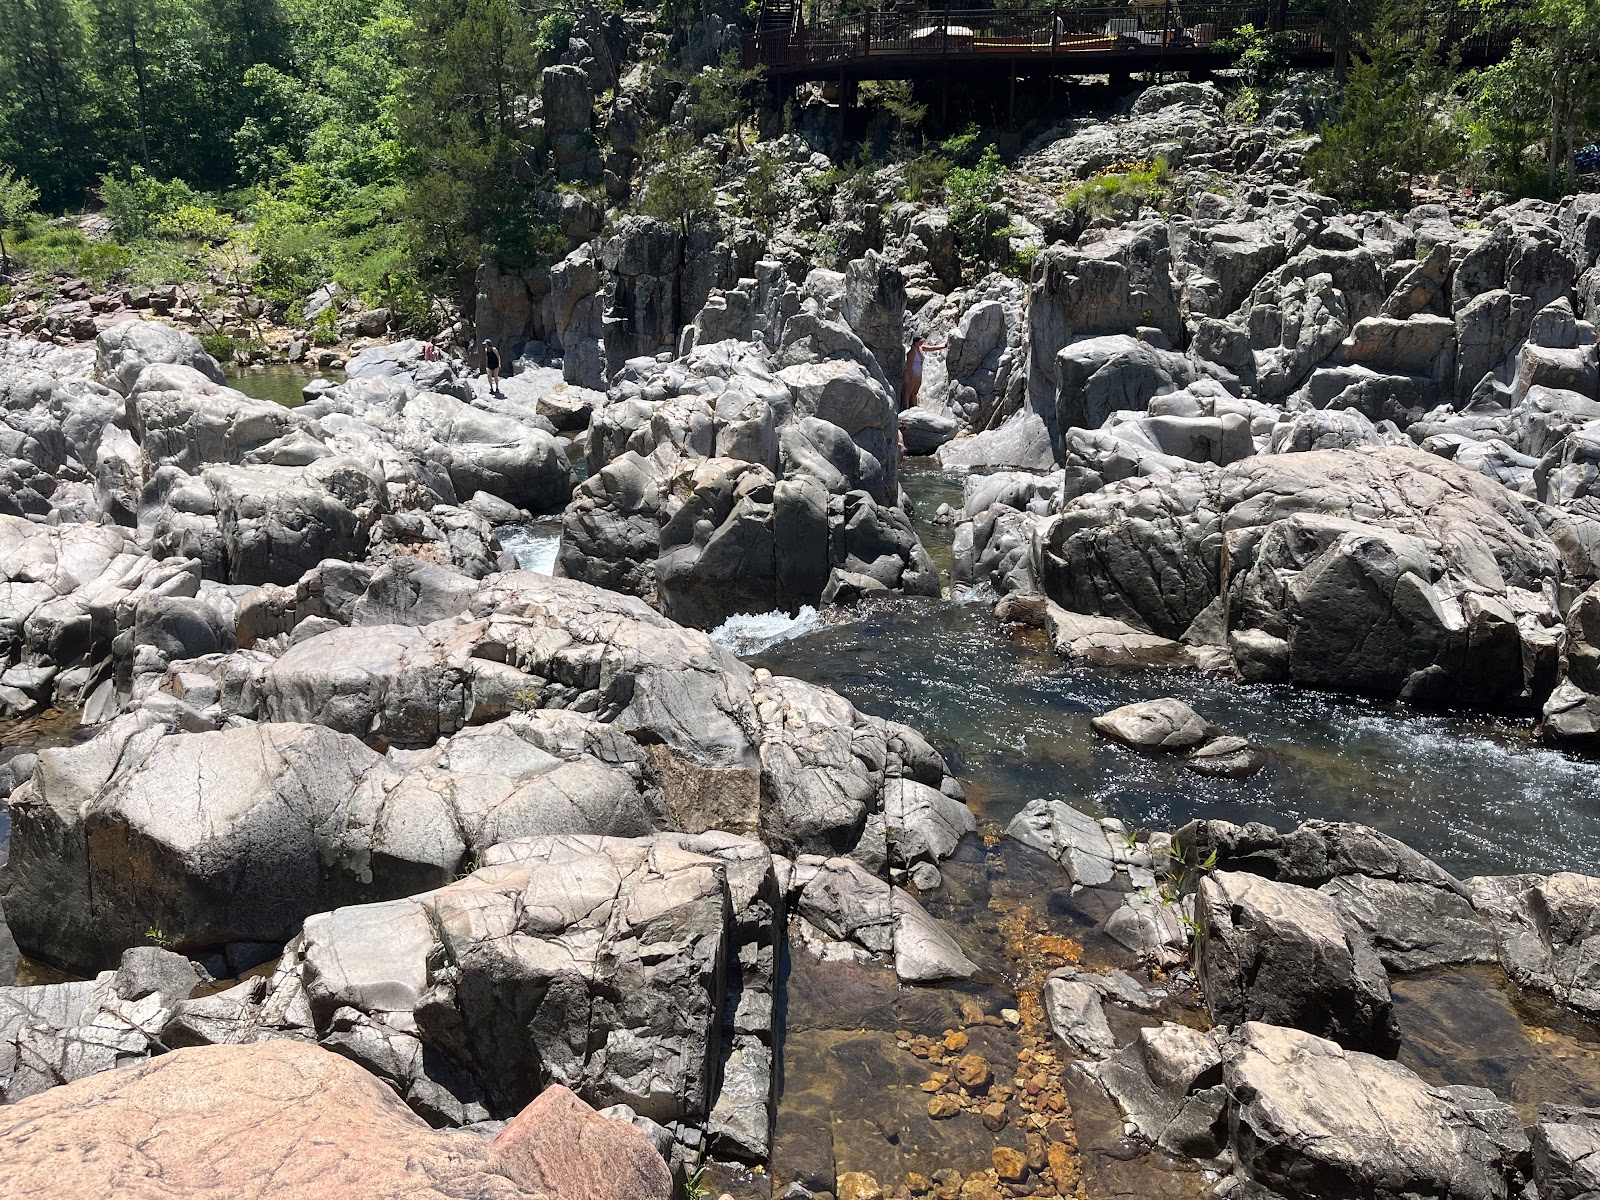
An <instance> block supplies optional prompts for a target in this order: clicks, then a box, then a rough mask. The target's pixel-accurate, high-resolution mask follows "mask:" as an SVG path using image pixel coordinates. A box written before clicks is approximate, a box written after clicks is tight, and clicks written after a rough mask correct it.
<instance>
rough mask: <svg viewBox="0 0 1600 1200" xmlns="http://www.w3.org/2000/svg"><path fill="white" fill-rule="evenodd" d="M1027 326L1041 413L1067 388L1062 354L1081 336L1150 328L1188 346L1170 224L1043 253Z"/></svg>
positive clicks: (1031, 377) (1131, 228)
mask: <svg viewBox="0 0 1600 1200" xmlns="http://www.w3.org/2000/svg"><path fill="white" fill-rule="evenodd" d="M1027 324H1028V345H1029V358H1028V393H1029V398H1030V401H1031V402H1032V404H1033V406H1034V407H1035V408H1037V409H1042V408H1043V407H1044V406H1045V405H1048V404H1050V403H1051V402H1052V401H1053V400H1054V398H1055V396H1056V395H1057V393H1058V392H1059V391H1060V390H1061V387H1062V384H1063V380H1062V378H1061V374H1060V371H1061V367H1060V363H1059V356H1060V354H1061V351H1062V349H1063V348H1065V347H1067V346H1068V345H1070V343H1071V342H1073V341H1074V340H1076V339H1079V338H1084V337H1091V336H1096V335H1100V334H1132V333H1134V331H1135V330H1137V329H1139V328H1140V327H1145V326H1148V327H1153V328H1155V329H1158V330H1160V331H1161V332H1162V333H1163V334H1164V335H1165V336H1166V337H1167V339H1168V341H1169V342H1170V343H1171V344H1174V345H1175V344H1178V343H1179V342H1181V341H1182V339H1183V330H1182V321H1181V319H1180V317H1179V312H1178V297H1177V294H1176V291H1175V290H1174V288H1173V283H1172V269H1171V253H1170V248H1169V245H1168V240H1167V230H1166V226H1165V225H1164V224H1163V223H1162V222H1159V221H1155V222H1147V223H1137V224H1133V225H1127V226H1122V227H1120V228H1117V229H1113V230H1109V231H1096V232H1095V233H1094V234H1092V235H1086V236H1085V238H1084V239H1083V240H1082V242H1081V243H1080V244H1079V245H1077V246H1072V247H1067V246H1053V247H1051V248H1050V249H1048V250H1046V251H1045V252H1044V253H1042V254H1040V255H1039V256H1038V258H1037V259H1035V260H1034V264H1033V289H1032V292H1031V294H1030V297H1029V302H1028V318H1027ZM1119 407H1127V406H1126V405H1123V406H1119ZM1108 411H1109V410H1108ZM1074 423H1075V424H1084V422H1081V421H1080V422H1074ZM1093 424H1099V422H1098V421H1095V422H1093ZM1057 428H1060V427H1059V426H1058V427H1057ZM1053 432H1054V431H1053Z"/></svg>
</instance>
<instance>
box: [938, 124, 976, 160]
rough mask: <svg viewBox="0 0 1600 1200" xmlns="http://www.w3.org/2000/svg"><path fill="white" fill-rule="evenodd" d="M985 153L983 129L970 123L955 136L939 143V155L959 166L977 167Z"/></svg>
mask: <svg viewBox="0 0 1600 1200" xmlns="http://www.w3.org/2000/svg"><path fill="white" fill-rule="evenodd" d="M983 154H984V143H983V131H982V130H980V129H979V128H978V127H977V126H976V125H968V126H967V127H966V128H965V129H963V130H962V131H961V132H960V133H958V134H956V135H955V136H954V137H949V138H946V139H945V140H944V141H942V142H940V143H939V155H940V157H941V158H946V159H948V160H950V161H951V162H952V163H954V164H955V165H956V166H958V167H975V166H977V165H978V162H979V160H980V159H981V158H982V157H983Z"/></svg>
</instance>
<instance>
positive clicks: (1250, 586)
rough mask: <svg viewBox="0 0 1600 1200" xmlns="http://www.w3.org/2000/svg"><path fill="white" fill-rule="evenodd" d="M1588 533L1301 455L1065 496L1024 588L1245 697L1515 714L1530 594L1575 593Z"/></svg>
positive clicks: (1446, 467) (1436, 484)
mask: <svg viewBox="0 0 1600 1200" xmlns="http://www.w3.org/2000/svg"><path fill="white" fill-rule="evenodd" d="M1311 496H1315V497H1317V500H1316V503H1315V504H1314V505H1308V504H1307V500H1308V498H1309V497H1311ZM1308 509H1309V511H1308ZM1592 532H1593V531H1592V530H1591V528H1590V526H1589V523H1588V522H1587V520H1586V519H1585V518H1581V517H1574V516H1568V515H1564V514H1562V513H1560V512H1559V511H1557V510H1551V509H1543V508H1541V507H1539V506H1537V505H1535V504H1532V503H1530V502H1529V501H1527V500H1525V499H1523V498H1522V497H1519V496H1516V495H1514V494H1513V493H1511V492H1508V491H1507V490H1506V489H1504V488H1503V487H1501V486H1500V485H1498V484H1495V483H1493V482H1492V481H1490V480H1488V479H1487V478H1485V477H1484V476H1482V475H1479V474H1476V473H1471V472H1466V471H1463V470H1462V469H1460V468H1459V467H1456V466H1453V465H1451V464H1447V463H1444V462H1442V461H1441V460H1439V459H1436V458H1433V457H1432V456H1428V455H1423V454H1419V453H1417V452H1415V451H1408V450H1402V449H1397V448H1392V447H1385V448H1380V449H1377V450H1369V451H1320V452H1312V453H1305V454H1291V455H1278V456H1272V457H1267V458H1251V459H1245V460H1243V461H1242V462H1238V463H1235V464H1232V465H1231V466H1228V467H1223V468H1219V469H1217V470H1216V471H1215V472H1214V473H1212V474H1204V473H1186V474H1182V475H1172V476H1155V477H1151V478H1146V479H1138V480H1129V481H1127V482H1125V483H1122V484H1113V485H1111V486H1109V487H1107V488H1104V489H1102V490H1101V491H1098V492H1094V493H1090V494H1088V495H1085V496H1080V497H1078V498H1077V499H1075V500H1073V501H1071V502H1070V503H1068V504H1067V505H1065V507H1064V508H1063V510H1062V513H1061V515H1060V516H1057V517H1054V518H1049V519H1047V520H1046V521H1044V522H1042V523H1041V524H1039V525H1038V527H1037V532H1036V533H1035V536H1034V543H1033V547H1032V556H1031V562H1030V564H1029V575H1030V576H1031V580H1032V581H1036V584H1037V587H1038V588H1040V589H1041V590H1043V591H1044V592H1045V593H1046V594H1047V595H1049V596H1050V598H1051V599H1053V600H1055V601H1056V602H1057V603H1059V604H1061V605H1062V606H1063V607H1064V608H1067V609H1070V610H1073V611H1078V612H1083V613H1088V614H1092V615H1098V616H1108V617H1112V618H1115V619H1119V620H1122V621H1125V622H1127V623H1129V624H1131V625H1133V626H1134V627H1135V628H1140V629H1145V630H1148V631H1149V632H1151V633H1154V634H1157V635H1160V636H1163V637H1168V638H1174V639H1188V640H1203V641H1207V642H1209V643H1211V644H1222V645H1225V646H1226V648H1227V649H1228V650H1229V651H1230V652H1231V654H1232V656H1233V658H1234V660H1235V663H1236V665H1237V667H1238V669H1239V670H1240V672H1241V673H1242V674H1244V675H1245V677H1246V678H1249V679H1264V680H1289V681H1293V682H1296V683H1301V684H1305V685H1308V686H1317V687H1328V688H1335V689H1340V690H1347V691H1358V692H1369V693H1373V694H1377V695H1383V696H1395V695H1400V696H1404V697H1406V698H1409V699H1413V700H1417V701H1429V702H1444V701H1446V700H1448V701H1449V702H1451V703H1463V702H1465V703H1473V704H1480V705H1487V706H1495V705H1511V704H1517V703H1522V704H1528V703H1536V702H1539V701H1541V700H1542V698H1543V697H1544V696H1545V695H1547V694H1548V691H1549V689H1550V688H1551V687H1553V686H1554V684H1555V676H1556V671H1557V662H1556V646H1557V641H1558V638H1557V628H1556V626H1557V620H1558V618H1557V614H1556V613H1555V611H1554V610H1553V608H1552V605H1551V603H1550V600H1549V595H1550V594H1551V593H1550V590H1549V589H1550V588H1551V587H1552V586H1554V585H1558V584H1560V583H1562V582H1563V581H1565V582H1567V583H1568V584H1577V585H1581V586H1584V587H1587V586H1588V581H1589V579H1590V577H1591V576H1592V575H1593V573H1594V571H1595V569H1596V568H1595V561H1596V560H1595V558H1594V555H1593V553H1592V551H1591V550H1590V549H1588V546H1589V545H1590V544H1591V534H1592ZM1224 539H1225V540H1226V543H1227V546H1228V552H1227V554H1226V555H1224V554H1223V553H1222V546H1223V543H1224Z"/></svg>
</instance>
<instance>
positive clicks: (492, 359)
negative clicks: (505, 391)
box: [483, 338, 500, 396]
mask: <svg viewBox="0 0 1600 1200" xmlns="http://www.w3.org/2000/svg"><path fill="white" fill-rule="evenodd" d="M483 369H484V373H485V374H487V375H488V376H489V394H490V395H491V396H498V395H499V394H500V350H499V347H497V346H496V345H495V344H494V342H492V341H491V340H490V339H488V338H484V339H483Z"/></svg>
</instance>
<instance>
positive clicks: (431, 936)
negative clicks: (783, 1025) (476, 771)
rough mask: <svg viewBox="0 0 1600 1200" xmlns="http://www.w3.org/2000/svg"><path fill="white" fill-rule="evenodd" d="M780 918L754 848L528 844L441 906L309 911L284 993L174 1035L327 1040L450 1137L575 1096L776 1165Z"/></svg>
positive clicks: (266, 983)
mask: <svg viewBox="0 0 1600 1200" xmlns="http://www.w3.org/2000/svg"><path fill="white" fill-rule="evenodd" d="M782 914H783V895H782V893H781V892H780V890H779V888H778V885H777V877H776V873H775V864H774V859H773V857H772V855H771V854H770V853H769V852H768V851H767V850H766V849H765V848H764V847H762V846H761V845H760V843H758V842H754V841H750V840H747V839H741V838H736V837H730V836H728V835H725V834H711V835H706V836H699V837H696V836H688V835H684V834H658V835H655V836H653V837H649V838H600V837H542V838H524V839H518V840H513V841H509V842H506V843H503V844H501V845H498V846H495V847H493V848H492V849H490V850H489V851H487V852H485V854H484V855H483V858H482V863H481V865H480V866H478V867H477V869H476V870H475V871H473V873H471V874H470V875H466V876H464V877H462V878H459V879H457V880H455V881H454V882H451V883H449V884H446V885H445V886H443V887H440V888H437V889H435V890H433V891H430V892H425V893H422V894H420V895H415V896H410V897H407V898H404V899H397V900H392V901H387V902H383V903H372V904H363V905H357V906H353V907H346V908H341V909H335V910H333V911H331V912H324V913H318V914H316V915H314V916H312V917H310V918H309V919H308V920H306V922H305V924H304V928H303V930H302V932H301V933H300V935H299V936H297V937H296V938H295V939H294V941H293V942H292V943H291V944H290V945H289V946H288V947H287V948H286V950H285V953H284V956H283V958H282V959H281V960H280V962H279V964H278V967H277V969H276V971H275V972H274V973H273V975H272V977H271V978H270V979H266V980H263V979H251V980H247V981H245V982H243V983H241V984H239V985H238V986H236V987H234V988H231V989H229V990H228V991H226V992H222V993H220V994H217V995H214V996H206V997H200V998H195V999H191V1000H189V1001H186V1002H183V1003H180V1004H179V1005H178V1008H177V1014H176V1017H175V1019H174V1020H173V1021H172V1023H171V1024H170V1025H169V1026H168V1027H167V1030H166V1032H165V1035H164V1036H165V1037H166V1039H167V1040H168V1041H169V1042H170V1043H172V1044H177V1045H194V1044H211V1043H215V1042H218V1041H251V1040H260V1039H263V1038H273V1037H297V1038H302V1039H314V1040H316V1041H318V1042H320V1043H321V1044H322V1045H324V1046H326V1047H327V1048H329V1049H331V1050H334V1051H336V1052H337V1053H340V1054H343V1055H345V1056H346V1057H348V1058H351V1059H353V1060H354V1061H355V1062H357V1063H359V1064H361V1065H362V1066H363V1067H365V1068H366V1069H367V1070H369V1071H371V1072H373V1073H374V1074H376V1075H378V1076H380V1077H381V1078H384V1079H385V1080H387V1081H389V1082H390V1084H391V1085H392V1086H393V1087H394V1089H395V1090H396V1092H398V1093H399V1094H400V1095H401V1096H402V1097H403V1098H404V1099H405V1100H406V1101H407V1103H409V1104H410V1105H411V1107H412V1108H413V1109H414V1110H415V1111H416V1112H418V1113H419V1114H420V1115H422V1116H424V1117H425V1118H427V1119H428V1120H429V1121H430V1122H431V1123H433V1124H435V1125H444V1126H450V1125H463V1124H472V1123H476V1122H480V1121H483V1120H486V1119H488V1118H491V1117H498V1118H502V1119H504V1118H507V1117H510V1116H513V1115H515V1114H516V1113H517V1112H518V1111H519V1110H520V1109H521V1108H522V1107H523V1106H524V1105H525V1104H526V1103H527V1102H528V1101H529V1100H530V1099H532V1098H533V1097H534V1096H535V1095H536V1094H537V1093H538V1092H539V1091H540V1090H541V1089H542V1088H544V1087H546V1086H547V1085H549V1084H551V1083H559V1084H562V1085H564V1086H566V1087H569V1088H571V1089H572V1090H573V1091H575V1092H577V1093H578V1094H579V1095H580V1096H582V1097H584V1098H585V1099H586V1100H587V1101H588V1102H589V1103H590V1104H591V1105H594V1106H596V1107H600V1108H606V1109H608V1110H611V1111H612V1112H613V1113H614V1115H617V1116H619V1117H622V1118H624V1119H627V1120H630V1121H631V1122H633V1123H634V1124H635V1125H637V1126H639V1127H640V1128H642V1129H644V1130H646V1131H647V1132H648V1133H649V1134H651V1135H652V1136H653V1137H654V1138H656V1139H659V1140H658V1145H659V1146H660V1147H661V1148H662V1149H663V1153H664V1154H666V1155H667V1156H668V1157H669V1161H672V1162H674V1163H679V1162H681V1161H683V1160H684V1159H687V1160H688V1161H689V1162H690V1163H691V1165H692V1163H693V1161H695V1160H696V1159H697V1158H698V1157H699V1154H700V1152H701V1151H702V1150H703V1149H704V1148H705V1138H706V1137H707V1136H708V1135H709V1136H710V1138H711V1139H712V1143H711V1149H712V1151H713V1152H714V1153H717V1154H719V1155H721V1156H732V1157H738V1158H747V1159H751V1160H755V1161H759V1160H761V1159H763V1158H765V1156H766V1154H767V1153H768V1151H769V1149H770V1134H771V1109H770V1106H771V1102H772V1096H773V1085H774V1075H773V1073H772V1068H771V1051H772V1048H773V1045H774V1042H773V1034H774V1029H773V1014H774V1012H775V1006H774V999H775V990H776V966H777V948H778V938H779V934H780V931H781V921H782ZM507 934H510V935H511V936H507ZM725 1034H726V1035H728V1036H726V1037H725V1036H724V1035H725Z"/></svg>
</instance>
